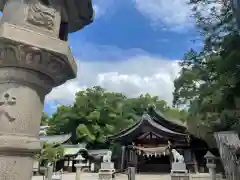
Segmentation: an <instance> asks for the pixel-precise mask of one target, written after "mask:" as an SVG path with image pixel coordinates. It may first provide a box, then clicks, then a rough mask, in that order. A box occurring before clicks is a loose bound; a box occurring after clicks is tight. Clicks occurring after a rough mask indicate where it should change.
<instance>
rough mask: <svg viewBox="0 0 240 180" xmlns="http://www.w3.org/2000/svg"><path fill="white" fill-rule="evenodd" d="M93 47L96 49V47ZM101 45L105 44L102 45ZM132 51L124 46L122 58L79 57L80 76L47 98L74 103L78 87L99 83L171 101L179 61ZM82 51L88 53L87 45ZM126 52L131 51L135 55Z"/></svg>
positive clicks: (111, 49)
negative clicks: (90, 58) (85, 58)
mask: <svg viewBox="0 0 240 180" xmlns="http://www.w3.org/2000/svg"><path fill="white" fill-rule="evenodd" d="M91 49H92V50H93V47H91ZM97 49H98V48H97V47H95V50H93V51H97ZM99 49H101V48H100V47H99ZM116 49H118V48H114V47H113V48H110V47H108V51H113V50H116ZM101 50H102V49H101ZM119 50H120V49H118V51H119ZM108 51H106V52H102V54H108ZM129 51H131V50H128V51H126V52H125V51H124V50H121V53H122V59H119V60H118V61H112V60H111V59H108V57H107V56H106V57H105V58H106V59H105V60H104V61H98V59H95V61H94V60H91V61H90V60H79V59H78V60H77V63H78V76H77V78H76V79H74V80H70V81H68V82H67V83H65V84H63V85H62V86H59V87H57V88H55V89H53V91H52V92H51V93H50V94H49V95H48V96H47V98H46V102H47V103H48V102H50V103H52V104H53V102H56V103H60V104H70V103H72V102H73V100H74V96H75V93H76V92H77V91H79V90H81V89H85V88H87V87H92V86H94V85H99V86H101V87H103V88H105V89H107V90H109V91H114V92H122V93H124V94H125V95H127V96H129V97H136V96H139V95H140V94H145V93H150V94H151V95H156V96H159V98H161V99H164V100H166V101H167V102H168V103H169V104H171V102H172V92H173V89H174V86H173V81H174V79H175V78H176V77H177V76H178V72H179V70H180V67H179V66H178V61H177V60H171V61H169V60H168V59H165V58H163V57H160V56H152V55H149V54H147V53H145V55H144V54H143V52H142V51H136V50H133V52H141V53H139V54H135V55H132V54H133V53H130V52H129ZM81 52H85V53H88V51H87V50H86V49H85V50H84V51H81ZM124 52H125V53H124ZM116 54H119V53H116ZM124 54H131V56H126V55H124ZM109 58H110V57H109ZM80 59H81V58H80Z"/></svg>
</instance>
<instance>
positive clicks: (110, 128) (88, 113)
mask: <svg viewBox="0 0 240 180" xmlns="http://www.w3.org/2000/svg"><path fill="white" fill-rule="evenodd" d="M149 104H155V105H156V107H157V109H158V110H161V111H162V112H163V113H166V114H167V116H173V117H174V118H177V117H180V118H181V119H184V116H185V115H184V111H178V110H177V109H172V108H170V107H169V106H168V105H167V103H166V102H165V101H163V100H159V99H158V97H155V96H153V97H152V96H150V95H149V94H146V95H141V96H139V97H137V98H127V97H126V96H124V95H123V94H121V93H114V92H108V91H106V90H105V89H103V88H101V87H99V86H96V87H93V88H88V89H86V90H83V91H79V92H78V93H76V98H75V101H74V103H73V105H71V106H60V107H59V108H58V109H57V111H56V113H55V114H53V115H52V117H51V119H50V120H49V125H50V129H49V130H48V134H66V133H72V134H75V135H76V141H75V142H73V143H77V142H82V141H84V142H87V143H88V145H89V147H91V148H97V147H98V148H100V147H102V148H103V146H105V145H106V146H107V144H106V143H105V140H106V137H107V136H109V135H112V134H116V133H118V132H119V131H120V130H122V129H124V128H126V127H128V126H129V125H131V124H133V123H134V122H135V121H136V120H139V116H141V115H142V114H143V113H144V111H145V110H146V108H147V107H148V105H149ZM185 113H186V112H185ZM102 145H103V146H102Z"/></svg>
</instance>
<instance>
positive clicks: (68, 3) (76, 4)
mask: <svg viewBox="0 0 240 180" xmlns="http://www.w3.org/2000/svg"><path fill="white" fill-rule="evenodd" d="M8 1H12V2H13V1H15V0H0V11H3V8H4V6H5V4H6V3H8ZM16 1H17V0H16ZM36 2H40V3H41V4H44V5H46V6H48V7H53V8H54V9H57V10H58V11H60V12H61V17H62V21H64V22H66V23H68V32H69V33H72V32H76V31H78V30H80V29H82V28H84V27H85V26H86V25H89V24H90V23H91V22H92V21H93V17H94V10H93V7H92V0H33V1H32V3H36ZM22 3H24V2H22Z"/></svg>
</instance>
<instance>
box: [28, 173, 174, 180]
mask: <svg viewBox="0 0 240 180" xmlns="http://www.w3.org/2000/svg"><path fill="white" fill-rule="evenodd" d="M32 180H43V177H42V176H34V177H33V178H32ZM62 180H75V173H74V174H73V173H71V174H64V175H63V176H62ZM81 180H98V174H96V173H83V174H82V175H81ZM116 180H127V176H126V175H122V174H117V175H116ZM136 180H170V176H169V175H167V174H166V175H146V174H144V175H136Z"/></svg>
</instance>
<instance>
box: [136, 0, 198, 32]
mask: <svg viewBox="0 0 240 180" xmlns="http://www.w3.org/2000/svg"><path fill="white" fill-rule="evenodd" d="M132 1H133V2H134V4H135V6H136V8H137V10H138V11H139V12H140V13H142V14H143V15H144V16H146V17H148V18H149V19H150V20H151V21H152V22H153V24H154V25H155V26H157V27H159V26H160V27H162V28H164V29H165V28H166V29H168V30H169V29H170V30H173V31H185V32H186V31H187V30H188V29H190V28H192V27H193V25H194V22H193V20H192V19H191V14H192V13H191V8H190V6H189V5H188V4H187V2H188V1H187V0H169V1H166V0H147V1H143V0H132Z"/></svg>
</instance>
